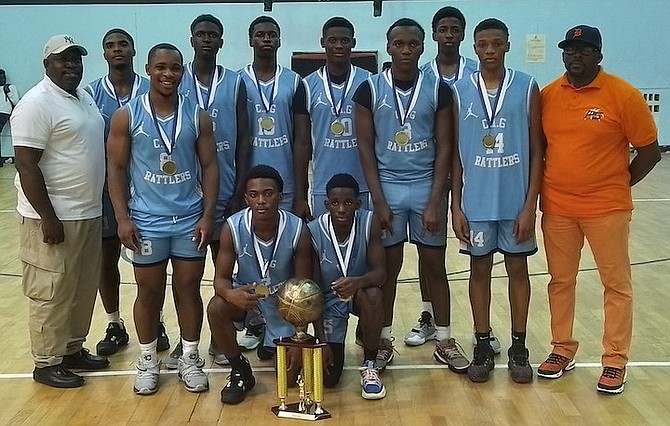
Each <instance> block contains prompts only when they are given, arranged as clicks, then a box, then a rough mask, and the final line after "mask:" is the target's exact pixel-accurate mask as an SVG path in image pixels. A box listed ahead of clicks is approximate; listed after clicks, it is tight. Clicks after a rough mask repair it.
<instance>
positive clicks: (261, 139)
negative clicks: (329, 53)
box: [239, 64, 300, 193]
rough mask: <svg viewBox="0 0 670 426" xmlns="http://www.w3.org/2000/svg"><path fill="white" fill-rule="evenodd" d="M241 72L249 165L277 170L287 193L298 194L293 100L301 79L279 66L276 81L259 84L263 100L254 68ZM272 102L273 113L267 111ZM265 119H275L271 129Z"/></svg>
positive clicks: (260, 82) (274, 79)
mask: <svg viewBox="0 0 670 426" xmlns="http://www.w3.org/2000/svg"><path fill="white" fill-rule="evenodd" d="M239 73H240V75H241V76H242V80H243V81H244V84H245V85H246V89H247V111H248V113H249V138H250V139H251V150H250V153H249V155H250V163H249V165H250V167H253V166H255V165H257V164H267V165H268V166H272V167H274V168H275V169H276V170H277V171H278V172H279V174H280V175H281V177H282V179H283V180H284V193H293V192H295V183H294V173H293V97H294V95H295V92H296V90H297V88H298V84H300V76H299V75H298V74H296V73H294V72H293V71H291V70H289V69H287V68H284V67H282V66H280V65H277V70H276V72H275V76H274V78H272V79H270V80H269V81H259V82H258V83H259V85H260V89H261V93H262V94H263V98H261V95H260V94H259V93H258V87H259V86H257V85H256V79H255V77H254V71H253V69H252V65H251V64H250V65H247V66H246V67H244V68H243V69H241V70H240V72H239ZM273 83H274V84H273ZM271 99H272V105H271V106H270V111H269V112H266V110H265V108H266V106H267V105H269V103H270V100H271ZM264 100H265V104H264ZM264 118H266V119H268V118H269V119H272V120H273V125H272V128H271V129H264V128H263V127H262V121H263V119H264Z"/></svg>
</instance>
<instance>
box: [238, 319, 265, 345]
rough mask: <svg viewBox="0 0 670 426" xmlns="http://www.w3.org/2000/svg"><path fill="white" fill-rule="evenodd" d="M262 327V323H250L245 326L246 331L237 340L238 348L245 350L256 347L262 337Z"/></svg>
mask: <svg viewBox="0 0 670 426" xmlns="http://www.w3.org/2000/svg"><path fill="white" fill-rule="evenodd" d="M263 327H264V326H263V325H250V326H249V327H247V332H246V333H245V334H244V336H242V337H241V338H240V339H239V341H238V345H239V346H240V348H242V350H245V351H252V350H254V349H256V348H257V347H258V345H259V344H260V343H261V338H262V337H263V331H264V329H263Z"/></svg>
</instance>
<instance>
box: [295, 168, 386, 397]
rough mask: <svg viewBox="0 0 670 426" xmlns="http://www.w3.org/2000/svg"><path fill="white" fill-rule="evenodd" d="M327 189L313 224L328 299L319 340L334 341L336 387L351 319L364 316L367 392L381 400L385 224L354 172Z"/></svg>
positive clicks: (329, 378) (329, 369)
mask: <svg viewBox="0 0 670 426" xmlns="http://www.w3.org/2000/svg"><path fill="white" fill-rule="evenodd" d="M326 193H327V198H326V201H325V205H326V209H327V212H326V213H324V214H322V215H321V216H319V217H318V218H317V219H316V220H314V221H313V222H311V223H310V224H309V225H307V226H308V227H309V230H310V234H311V235H312V246H313V247H314V250H315V251H316V257H314V262H315V269H316V268H317V266H318V272H315V276H317V277H318V281H319V283H320V285H321V289H322V290H323V293H324V298H325V304H324V310H323V322H322V324H320V325H319V326H317V334H318V335H319V339H321V340H322V341H324V342H327V343H328V349H327V350H326V351H325V355H324V361H325V362H324V370H325V374H324V382H325V385H326V386H327V387H330V386H334V385H336V384H337V383H338V381H339V380H340V376H341V374H342V367H343V365H344V338H345V336H346V334H347V322H348V319H349V313H350V312H354V313H356V314H357V315H358V316H359V317H360V323H361V328H362V337H363V348H364V361H363V364H362V366H361V368H360V371H361V386H362V387H363V390H362V395H363V398H365V399H380V398H383V397H384V396H385V395H386V389H385V388H384V385H383V383H382V381H381V379H380V378H379V368H377V363H376V358H377V349H378V346H379V337H380V334H381V329H382V322H383V304H382V289H381V286H382V285H383V283H384V279H385V269H384V262H385V258H384V256H385V255H384V246H383V245H382V239H381V226H380V224H379V222H378V221H377V219H376V218H375V216H374V215H373V214H372V212H371V211H368V210H363V209H361V208H360V205H361V202H360V200H359V186H358V182H356V180H355V179H354V178H353V177H352V176H351V175H349V174H337V175H335V176H333V177H332V178H331V179H330V181H329V182H328V184H327V185H326ZM317 262H318V265H316V263H317Z"/></svg>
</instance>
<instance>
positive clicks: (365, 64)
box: [291, 51, 379, 77]
mask: <svg viewBox="0 0 670 426" xmlns="http://www.w3.org/2000/svg"><path fill="white" fill-rule="evenodd" d="M325 63H326V54H325V53H323V52H320V53H310V52H293V55H292V56H291V69H292V70H293V71H295V72H297V73H298V74H300V76H301V77H307V76H308V75H309V74H311V73H312V72H314V71H316V70H317V69H319V67H322V66H323V65H324V64H325ZM351 63H352V64H354V65H356V66H357V67H361V68H363V69H365V70H368V71H370V72H371V73H373V74H376V73H377V72H378V71H379V64H378V62H377V52H376V51H374V52H352V53H351Z"/></svg>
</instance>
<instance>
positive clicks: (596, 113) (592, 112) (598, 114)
mask: <svg viewBox="0 0 670 426" xmlns="http://www.w3.org/2000/svg"><path fill="white" fill-rule="evenodd" d="M604 116H605V113H603V112H602V111H601V110H600V108H591V109H589V110H588V111H586V114H584V120H598V121H600V120H602V119H603V117H604Z"/></svg>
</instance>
